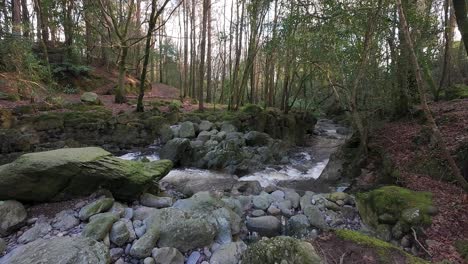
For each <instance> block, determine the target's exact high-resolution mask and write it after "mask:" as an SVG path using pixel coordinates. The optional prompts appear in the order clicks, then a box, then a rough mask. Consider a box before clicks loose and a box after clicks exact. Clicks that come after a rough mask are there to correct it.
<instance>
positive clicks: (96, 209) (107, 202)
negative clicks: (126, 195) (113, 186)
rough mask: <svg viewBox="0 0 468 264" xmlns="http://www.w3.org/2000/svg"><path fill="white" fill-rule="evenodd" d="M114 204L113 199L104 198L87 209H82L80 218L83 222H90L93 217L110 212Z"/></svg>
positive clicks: (89, 205)
mask: <svg viewBox="0 0 468 264" xmlns="http://www.w3.org/2000/svg"><path fill="white" fill-rule="evenodd" d="M113 204H114V199H112V198H102V199H99V200H96V201H94V202H92V203H90V204H88V205H86V206H85V207H83V208H81V210H80V213H79V217H80V219H81V220H82V221H86V220H88V219H89V218H90V217H91V216H93V215H96V214H99V213H102V212H105V211H107V210H109V209H110V208H111V207H112V205H113Z"/></svg>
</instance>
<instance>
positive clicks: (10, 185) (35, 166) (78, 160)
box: [0, 147, 172, 202]
mask: <svg viewBox="0 0 468 264" xmlns="http://www.w3.org/2000/svg"><path fill="white" fill-rule="evenodd" d="M171 168H172V162H171V161H168V160H161V161H155V162H147V163H143V162H137V161H126V160H121V159H119V158H117V157H114V156H113V155H112V154H111V153H109V152H107V151H105V150H103V149H101V148H97V147H88V148H68V149H59V150H53V151H46V152H37V153H31V154H25V155H22V156H21V157H19V158H18V159H17V160H15V161H14V162H12V163H9V164H5V165H2V166H0V200H3V199H5V200H6V199H14V200H20V201H38V202H43V201H50V200H63V199H68V198H70V197H76V196H82V195H88V194H90V193H92V192H93V191H95V190H97V189H98V188H101V187H102V188H106V189H108V190H110V191H111V192H112V193H113V194H114V196H115V197H116V198H118V199H124V200H128V199H133V198H137V197H138V196H139V195H141V194H142V193H143V192H145V191H146V190H147V189H148V188H150V187H152V186H154V185H156V182H157V180H159V179H160V178H162V177H163V176H165V175H166V174H167V173H168V172H169V170H170V169H171Z"/></svg>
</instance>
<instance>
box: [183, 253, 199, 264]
mask: <svg viewBox="0 0 468 264" xmlns="http://www.w3.org/2000/svg"><path fill="white" fill-rule="evenodd" d="M200 257H201V254H200V252H198V251H194V252H192V254H190V256H189V257H188V259H187V262H186V264H197V263H198V260H199V259H200Z"/></svg>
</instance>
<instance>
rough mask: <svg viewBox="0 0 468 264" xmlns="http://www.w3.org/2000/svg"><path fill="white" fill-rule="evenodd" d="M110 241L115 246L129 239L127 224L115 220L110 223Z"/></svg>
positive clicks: (121, 244)
mask: <svg viewBox="0 0 468 264" xmlns="http://www.w3.org/2000/svg"><path fill="white" fill-rule="evenodd" d="M109 238H110V241H111V242H112V243H114V244H116V245H117V246H119V247H121V246H123V245H124V244H125V243H127V241H128V240H129V239H130V232H129V231H128V228H127V224H126V223H125V222H124V221H117V222H115V223H114V224H113V225H112V228H111V231H110V234H109Z"/></svg>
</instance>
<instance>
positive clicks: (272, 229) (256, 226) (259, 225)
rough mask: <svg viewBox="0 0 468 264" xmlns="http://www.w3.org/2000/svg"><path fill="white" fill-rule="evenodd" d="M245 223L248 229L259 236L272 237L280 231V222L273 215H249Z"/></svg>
mask: <svg viewBox="0 0 468 264" xmlns="http://www.w3.org/2000/svg"><path fill="white" fill-rule="evenodd" d="M246 225H247V228H248V229H249V231H251V232H257V233H258V234H260V235H261V236H267V237H273V236H277V235H279V234H280V233H281V222H280V221H279V220H278V218H276V217H274V216H260V217H251V218H248V219H247V223H246Z"/></svg>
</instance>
